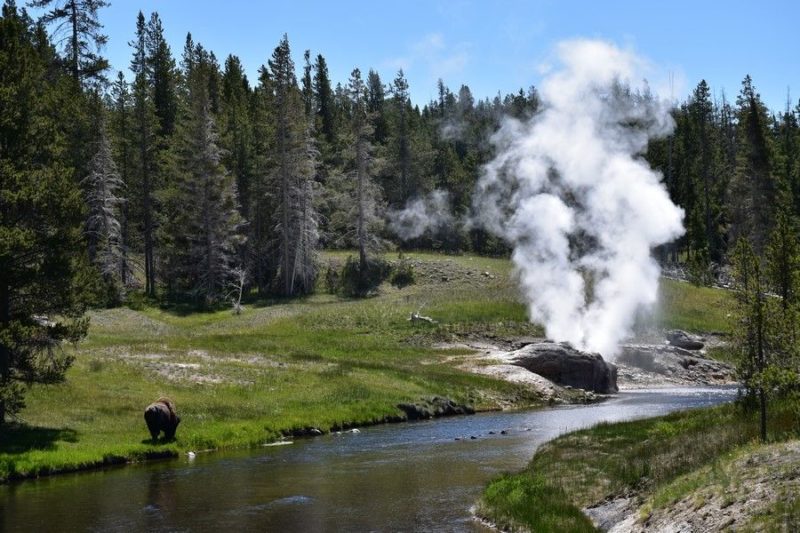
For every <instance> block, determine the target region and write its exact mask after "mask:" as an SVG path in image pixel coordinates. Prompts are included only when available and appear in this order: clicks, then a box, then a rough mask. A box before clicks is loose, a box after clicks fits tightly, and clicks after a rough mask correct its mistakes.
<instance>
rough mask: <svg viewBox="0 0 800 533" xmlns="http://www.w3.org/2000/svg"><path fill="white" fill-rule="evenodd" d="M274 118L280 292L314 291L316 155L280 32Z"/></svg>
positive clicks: (271, 63)
mask: <svg viewBox="0 0 800 533" xmlns="http://www.w3.org/2000/svg"><path fill="white" fill-rule="evenodd" d="M269 67H270V72H271V82H272V89H273V95H274V96H273V97H274V118H275V142H274V149H275V159H276V161H275V167H274V174H273V175H274V182H273V183H274V190H275V200H276V201H275V208H276V209H275V214H276V221H275V230H276V234H277V236H278V243H279V244H278V249H279V257H280V266H279V272H278V275H279V277H280V292H281V293H282V294H284V295H286V296H292V295H295V294H297V293H306V292H311V291H312V290H313V286H314V283H313V280H314V278H315V277H316V270H315V261H316V257H315V255H316V247H317V236H316V224H317V222H316V210H315V208H314V204H313V201H312V199H311V196H312V195H313V184H312V183H311V181H312V180H313V177H314V175H315V172H316V169H315V161H314V160H315V155H316V150H315V148H314V147H313V140H312V139H311V136H310V132H309V128H308V122H307V120H306V117H305V115H304V113H303V99H302V94H301V93H300V90H299V88H298V86H297V78H296V77H295V73H294V62H293V61H292V58H291V51H290V48H289V39H288V37H287V36H286V35H284V36H283V39H282V40H281V42H280V44H279V45H278V46H277V47H276V48H275V51H274V52H273V54H272V59H270V61H269Z"/></svg>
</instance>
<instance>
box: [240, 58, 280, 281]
mask: <svg viewBox="0 0 800 533" xmlns="http://www.w3.org/2000/svg"><path fill="white" fill-rule="evenodd" d="M272 85H273V84H272V80H271V78H270V72H269V69H267V68H266V67H263V66H262V67H261V70H260V73H259V83H258V85H257V86H256V88H255V90H254V91H253V95H252V97H251V102H250V113H249V114H250V121H251V128H252V135H251V137H250V153H251V167H252V174H251V177H250V180H249V184H248V192H247V196H245V197H243V202H246V207H245V208H244V211H245V212H246V213H247V214H248V219H247V220H248V222H249V224H248V239H247V246H248V261H247V263H248V267H247V269H248V271H249V272H250V277H251V279H252V280H253V283H254V284H255V286H256V287H257V288H258V291H259V293H260V294H262V295H263V294H267V293H268V292H269V290H270V285H271V283H272V280H273V279H274V277H275V273H276V272H277V271H278V256H279V250H278V246H277V244H278V243H277V241H276V239H275V238H274V236H273V224H272V221H273V216H274V212H275V204H276V203H277V198H276V195H275V192H274V188H273V187H272V186H271V185H272V183H271V181H272V180H271V176H272V171H273V166H274V161H273V157H272V156H273V153H274V149H273V146H274V142H275V120H274V119H273V115H274V108H275V105H274V93H273V88H272Z"/></svg>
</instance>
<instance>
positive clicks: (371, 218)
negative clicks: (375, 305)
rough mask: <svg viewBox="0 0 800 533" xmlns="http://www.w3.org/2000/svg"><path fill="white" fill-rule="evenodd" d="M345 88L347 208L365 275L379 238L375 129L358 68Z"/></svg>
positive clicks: (361, 268)
mask: <svg viewBox="0 0 800 533" xmlns="http://www.w3.org/2000/svg"><path fill="white" fill-rule="evenodd" d="M347 92H348V94H349V96H350V107H349V109H350V143H351V149H352V152H353V154H352V160H353V165H352V166H353V170H352V172H351V178H352V179H353V186H351V187H350V190H351V191H352V192H351V195H350V196H351V198H350V201H349V202H348V204H349V205H350V206H352V207H351V208H350V209H348V211H350V212H351V213H350V215H349V216H348V218H350V219H351V220H355V224H354V226H355V228H354V229H355V237H356V238H355V242H356V245H357V247H358V261H359V272H360V273H362V274H363V275H366V273H367V271H368V269H369V260H368V253H371V252H373V251H375V250H377V249H378V248H379V247H380V245H381V241H380V239H379V238H378V231H379V230H380V219H379V218H378V215H377V209H378V207H379V203H378V202H379V191H378V188H377V186H376V184H375V183H374V181H373V179H372V170H371V166H372V164H373V162H374V160H373V155H372V151H373V147H372V143H371V141H370V139H371V137H372V135H373V133H374V130H373V127H372V124H371V113H370V112H369V108H368V105H369V102H368V92H367V87H366V85H365V84H364V81H363V80H362V78H361V71H360V70H359V69H354V70H353V72H352V74H351V75H350V81H349V83H348V85H347ZM353 215H355V216H353Z"/></svg>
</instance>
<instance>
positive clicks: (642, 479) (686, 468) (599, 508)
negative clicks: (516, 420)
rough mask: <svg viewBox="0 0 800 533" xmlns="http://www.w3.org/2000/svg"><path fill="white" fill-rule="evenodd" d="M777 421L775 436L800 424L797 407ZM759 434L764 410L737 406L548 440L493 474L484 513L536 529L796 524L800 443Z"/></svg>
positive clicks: (502, 524)
mask: <svg viewBox="0 0 800 533" xmlns="http://www.w3.org/2000/svg"><path fill="white" fill-rule="evenodd" d="M771 424H772V426H771V427H772V431H773V432H774V434H775V435H776V436H785V435H790V434H792V433H790V432H791V431H792V430H793V429H795V428H794V427H793V425H792V424H793V417H792V416H791V415H790V414H789V413H775V414H774V415H773V417H772V422H771ZM784 438H785V437H784ZM757 439H758V421H757V419H756V417H755V416H750V415H744V414H743V413H742V412H741V411H740V408H739V407H738V406H736V405H725V406H721V407H715V408H712V409H703V410H694V411H687V412H680V413H674V414H671V415H667V416H664V417H659V418H654V419H649V420H641V421H635V422H623V423H617V424H601V425H599V426H597V427H595V428H591V429H587V430H583V431H578V432H575V433H571V434H568V435H564V436H562V437H559V438H558V439H555V440H553V441H551V442H549V443H547V444H546V445H544V446H542V448H540V449H539V450H538V451H537V453H536V455H535V456H534V457H533V459H532V460H531V462H530V464H529V465H528V467H527V468H526V469H525V470H524V471H522V472H519V473H516V474H508V475H505V476H503V477H501V478H499V479H496V480H495V481H493V482H492V483H491V484H490V485H489V486H488V487H487V488H486V490H485V491H484V494H483V496H482V498H481V501H480V503H479V504H478V506H477V508H476V514H477V516H479V517H480V518H481V519H484V520H488V521H490V522H491V523H493V524H496V525H497V526H498V527H499V528H501V529H504V530H515V531H516V530H523V531H537V532H539V531H541V532H549V531H553V532H555V531H559V532H562V531H596V530H597V529H600V530H604V531H605V530H611V531H615V532H623V531H625V532H627V531H712V530H714V531H715V530H722V529H725V528H726V527H729V526H731V525H734V524H735V525H736V527H737V528H744V529H745V530H747V528H748V527H749V528H751V529H752V530H768V531H773V530H781V528H784V526H785V524H795V525H797V524H798V523H800V504H798V501H797V499H796V498H795V497H794V494H796V489H797V488H798V485H800V471H798V467H797V464H798V463H797V461H796V459H797V458H798V457H800V446H799V445H798V444H797V441H790V442H787V443H779V444H773V445H769V446H761V445H758V444H756V442H757ZM785 530H787V529H785ZM788 530H792V528H791V527H790V528H789V529H788Z"/></svg>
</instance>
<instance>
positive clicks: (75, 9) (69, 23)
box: [29, 0, 109, 82]
mask: <svg viewBox="0 0 800 533" xmlns="http://www.w3.org/2000/svg"><path fill="white" fill-rule="evenodd" d="M29 5H30V6H31V7H35V8H38V9H42V8H44V9H46V8H50V11H48V12H47V13H45V15H44V16H43V17H42V22H44V23H45V24H47V25H53V26H55V29H54V31H53V35H54V38H55V39H56V42H57V43H59V44H62V45H63V47H64V53H65V55H66V59H67V65H68V68H69V71H70V73H71V74H72V77H73V79H75V81H78V82H85V81H95V82H97V81H100V82H102V81H103V80H104V78H103V72H104V71H105V70H106V69H108V61H107V60H106V59H105V58H104V57H102V56H101V55H100V50H101V49H102V47H103V46H105V44H106V42H108V36H106V35H104V34H103V33H101V29H102V27H103V26H102V24H100V21H99V19H98V16H97V11H98V10H99V9H101V8H103V7H107V6H108V5H109V3H108V2H107V1H106V0H32V1H31V2H29Z"/></svg>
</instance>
